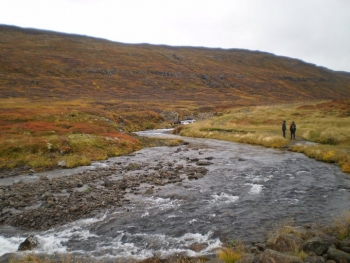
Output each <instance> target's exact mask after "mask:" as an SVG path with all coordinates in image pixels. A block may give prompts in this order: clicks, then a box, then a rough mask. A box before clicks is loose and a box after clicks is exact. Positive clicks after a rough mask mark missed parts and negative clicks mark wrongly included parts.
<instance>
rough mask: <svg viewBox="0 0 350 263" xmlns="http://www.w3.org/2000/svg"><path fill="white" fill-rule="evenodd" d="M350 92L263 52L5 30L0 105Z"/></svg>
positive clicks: (217, 101)
mask: <svg viewBox="0 0 350 263" xmlns="http://www.w3.org/2000/svg"><path fill="white" fill-rule="evenodd" d="M349 91H350V74H349V73H345V72H335V71H331V70H328V69H326V68H322V67H317V66H315V65H312V64H308V63H305V62H303V61H300V60H297V59H291V58H287V57H279V56H275V55H273V54H269V53H264V52H258V51H248V50H239V49H230V50H224V49H209V48H195V47H169V46H153V45H147V44H140V45H129V44H120V43H115V42H110V41H107V40H102V39H96V38H91V37H85V36H77V35H67V34H61V33H54V32H48V31H40V30H34V29H21V28H17V27H10V26H0V98H18V97H24V98H29V99H34V100H36V99H39V100H47V99H49V100H74V99H85V100H90V101H92V102H95V103H106V102H107V101H110V102H111V105H110V106H111V107H112V108H115V109H116V110H122V109H124V110H126V109H127V108H128V107H133V103H135V104H138V107H145V108H147V107H149V108H152V107H153V108H154V109H155V110H157V109H159V108H160V107H161V106H160V105H159V103H161V104H162V105H164V106H166V107H170V106H171V105H172V106H175V105H177V107H187V106H188V107H193V108H197V109H200V108H202V109H206V108H216V109H217V108H223V107H232V106H235V105H256V104H265V103H276V102H277V103H283V102H291V101H300V100H303V101H305V100H323V99H341V98H349V97H350V92H349ZM126 104H127V105H126ZM141 105H142V106H141ZM152 105H153V106H152Z"/></svg>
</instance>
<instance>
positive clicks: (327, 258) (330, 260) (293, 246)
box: [239, 230, 350, 263]
mask: <svg viewBox="0 0 350 263" xmlns="http://www.w3.org/2000/svg"><path fill="white" fill-rule="evenodd" d="M349 244H350V239H346V240H343V241H340V240H338V239H337V238H336V237H335V235H333V234H331V233H329V234H324V233H318V234H314V233H313V231H312V230H306V231H304V232H302V234H298V235H297V234H276V235H274V236H272V237H270V238H269V239H267V240H266V242H263V243H255V244H254V245H253V247H251V248H250V253H248V254H246V255H244V257H243V259H242V260H240V261H239V263H303V262H304V263H350V254H349V253H348V251H349V250H348V249H349Z"/></svg>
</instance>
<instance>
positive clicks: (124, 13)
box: [0, 0, 350, 72]
mask: <svg viewBox="0 0 350 263" xmlns="http://www.w3.org/2000/svg"><path fill="white" fill-rule="evenodd" d="M0 24H5V25H16V26H20V27H28V28H37V29H47V30H52V31H58V32H66V33H76V34H81V35H88V36H95V37H100V38H106V39H109V40H112V41H117V42H123V43H150V44H166V45H171V46H203V47H220V48H243V49H249V50H260V51H266V52H270V53H274V54H276V55H282V56H287V57H292V58H298V59H301V60H304V61H306V62H309V63H313V64H316V65H319V66H324V67H327V68H329V69H333V70H342V71H348V72H350V0H0ZM0 41H1V39H0ZM0 52H1V51H0Z"/></svg>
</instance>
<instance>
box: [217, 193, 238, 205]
mask: <svg viewBox="0 0 350 263" xmlns="http://www.w3.org/2000/svg"><path fill="white" fill-rule="evenodd" d="M212 198H213V199H212V202H214V203H234V202H236V201H237V200H238V199H239V196H236V195H230V194H227V193H220V194H214V195H212Z"/></svg>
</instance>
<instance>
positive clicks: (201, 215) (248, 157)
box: [0, 131, 350, 261]
mask: <svg viewBox="0 0 350 263" xmlns="http://www.w3.org/2000/svg"><path fill="white" fill-rule="evenodd" d="M139 135H142V136H163V137H164V136H170V137H172V136H174V135H169V134H165V133H164V131H146V132H142V133H139ZM183 139H184V140H185V141H186V142H188V143H189V144H187V145H183V146H180V147H155V148H147V149H143V150H141V151H139V152H137V153H136V154H135V155H134V156H122V157H118V158H112V159H110V160H109V162H108V163H109V164H110V163H113V162H124V161H130V160H132V161H133V162H135V163H137V162H145V161H146V162H150V163H151V162H154V163H156V162H158V163H159V162H161V163H167V162H170V161H173V162H179V163H181V162H183V160H188V159H191V158H195V157H197V158H199V159H203V160H210V162H211V164H210V165H207V166H205V167H206V168H207V169H208V172H207V174H206V175H205V176H204V177H203V178H200V179H198V180H184V181H183V182H182V183H177V184H170V185H166V186H162V187H157V191H155V192H154V194H153V195H152V196H143V195H138V196H130V197H129V198H130V200H131V202H130V204H129V205H128V206H127V207H123V208H119V209H117V210H115V211H107V212H106V213H105V214H103V215H100V216H99V217H96V218H90V219H84V220H79V221H76V222H72V223H70V224H67V225H63V226H60V227H57V228H55V229H50V230H48V231H43V232H26V231H20V230H18V229H14V228H12V227H8V226H2V227H1V228H0V256H1V255H3V254H5V253H10V252H15V251H16V250H17V248H18V245H19V244H20V242H22V241H23V240H24V239H25V238H26V237H27V236H28V235H29V234H35V235H36V236H37V237H38V238H39V240H40V243H41V245H40V247H39V248H38V249H37V250H36V251H35V252H38V253H57V252H58V253H60V252H73V253H82V254H84V255H85V256H90V257H96V258H97V259H103V260H106V259H110V260H111V261H113V260H117V259H122V258H129V259H130V258H135V259H143V258H147V257H151V256H154V255H159V256H161V257H166V256H168V255H172V254H174V253H182V254H187V255H189V256H200V255H208V254H211V253H213V251H214V250H215V248H218V247H220V246H221V245H222V243H223V242H226V241H231V240H237V239H240V240H242V241H244V242H246V243H248V242H251V241H262V240H263V239H264V238H265V237H266V234H267V233H268V231H269V230H271V229H273V228H274V227H276V224H279V223H283V222H287V221H288V222H289V221H293V224H294V225H296V226H299V225H305V224H307V225H313V224H315V223H317V224H319V225H322V224H327V223H330V222H331V221H332V219H333V217H335V216H338V215H341V214H342V212H344V211H345V210H349V208H350V205H349V204H350V202H349V201H350V190H349V189H350V180H349V179H350V177H349V175H347V174H344V173H342V172H341V171H340V169H339V167H338V166H336V165H332V164H327V163H322V162H318V161H316V160H314V159H310V158H307V157H305V156H304V155H303V154H299V153H292V152H288V151H284V150H276V149H269V148H264V147H259V146H251V145H245V144H238V143H231V142H225V141H218V140H208V139H195V138H183ZM108 163H107V162H98V163H94V164H93V165H95V166H101V165H105V166H108ZM183 164H185V163H183ZM79 169H92V168H91V167H88V168H86V167H85V168H79ZM61 173H62V170H57V171H51V172H48V173H46V174H48V175H49V176H60V175H61ZM65 176H69V172H67V171H66V172H65ZM9 180H14V181H15V180H19V178H12V179H6V181H5V180H3V181H0V184H1V183H2V184H8V183H11V182H10V181H9Z"/></svg>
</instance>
